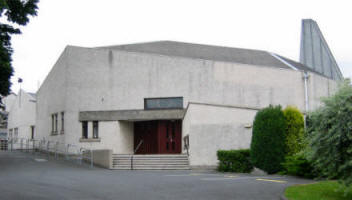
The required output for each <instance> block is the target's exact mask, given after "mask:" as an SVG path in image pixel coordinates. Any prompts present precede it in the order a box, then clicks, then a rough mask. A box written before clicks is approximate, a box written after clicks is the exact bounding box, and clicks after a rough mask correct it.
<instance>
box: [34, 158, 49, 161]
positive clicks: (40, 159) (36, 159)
mask: <svg viewBox="0 0 352 200" xmlns="http://www.w3.org/2000/svg"><path fill="white" fill-rule="evenodd" d="M34 160H35V161H37V162H46V161H48V160H45V159H42V158H34Z"/></svg>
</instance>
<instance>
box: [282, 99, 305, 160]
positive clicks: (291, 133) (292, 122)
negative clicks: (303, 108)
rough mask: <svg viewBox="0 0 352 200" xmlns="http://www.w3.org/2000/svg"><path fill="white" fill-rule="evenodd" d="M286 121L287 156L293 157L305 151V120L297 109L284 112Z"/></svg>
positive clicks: (289, 107)
mask: <svg viewBox="0 0 352 200" xmlns="http://www.w3.org/2000/svg"><path fill="white" fill-rule="evenodd" d="M283 112H284V116H285V120H286V155H289V156H292V155H295V154H296V153H298V152H300V151H301V150H302V149H303V137H304V118H303V114H302V113H301V112H300V111H299V110H298V109H297V108H295V107H292V106H287V107H286V108H285V110H283Z"/></svg>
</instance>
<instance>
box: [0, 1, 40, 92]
mask: <svg viewBox="0 0 352 200" xmlns="http://www.w3.org/2000/svg"><path fill="white" fill-rule="evenodd" d="M37 4H38V0H27V1H25V0H0V19H1V21H0V95H2V96H6V95H8V94H9V93H10V87H11V82H10V78H11V76H12V75H13V71H14V70H13V67H12V65H11V61H12V59H11V56H12V53H13V49H12V47H11V35H13V34H20V33H21V31H20V29H19V28H16V27H14V26H13V24H17V25H21V26H24V25H26V24H27V23H28V22H29V16H36V15H37V9H38V7H37ZM4 22H5V23H4Z"/></svg>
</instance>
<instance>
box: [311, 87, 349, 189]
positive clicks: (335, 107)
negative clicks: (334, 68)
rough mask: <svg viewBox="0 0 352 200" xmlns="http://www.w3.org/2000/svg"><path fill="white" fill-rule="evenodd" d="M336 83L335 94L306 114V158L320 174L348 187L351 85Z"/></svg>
mask: <svg viewBox="0 0 352 200" xmlns="http://www.w3.org/2000/svg"><path fill="white" fill-rule="evenodd" d="M350 84H351V83H350V81H345V82H344V83H343V84H342V85H340V86H339V90H338V91H337V92H336V94H335V95H333V96H331V97H328V98H325V99H323V106H322V107H321V108H320V109H318V110H316V111H314V112H312V113H311V114H310V116H309V127H308V139H309V146H308V148H307V151H308V153H307V155H309V157H308V159H309V160H311V161H312V162H313V164H314V166H315V167H316V168H318V169H319V170H321V172H322V175H323V176H327V177H329V178H337V179H339V180H340V181H341V182H342V183H343V184H345V185H346V186H352V87H351V85H350Z"/></svg>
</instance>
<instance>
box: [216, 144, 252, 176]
mask: <svg viewBox="0 0 352 200" xmlns="http://www.w3.org/2000/svg"><path fill="white" fill-rule="evenodd" d="M217 156H218V160H219V161H220V162H219V167H218V170H219V171H222V172H239V173H249V172H251V171H252V170H253V165H252V163H251V161H250V152H249V149H243V150H219V151H218V152H217Z"/></svg>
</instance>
